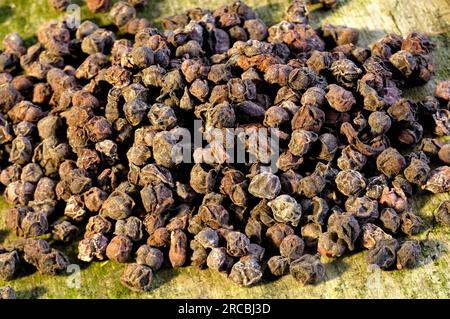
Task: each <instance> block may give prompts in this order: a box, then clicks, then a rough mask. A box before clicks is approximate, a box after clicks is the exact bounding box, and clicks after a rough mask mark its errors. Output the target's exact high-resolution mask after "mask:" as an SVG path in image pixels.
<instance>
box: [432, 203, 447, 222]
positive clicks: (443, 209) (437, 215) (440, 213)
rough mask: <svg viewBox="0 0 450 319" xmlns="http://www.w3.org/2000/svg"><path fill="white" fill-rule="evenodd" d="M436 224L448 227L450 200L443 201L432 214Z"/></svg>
mask: <svg viewBox="0 0 450 319" xmlns="http://www.w3.org/2000/svg"><path fill="white" fill-rule="evenodd" d="M434 219H436V221H437V222H439V223H441V224H444V225H447V226H450V200H446V201H443V202H442V203H441V204H440V205H439V207H438V208H437V209H436V211H435V212H434Z"/></svg>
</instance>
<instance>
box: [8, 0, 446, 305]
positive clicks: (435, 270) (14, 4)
mask: <svg viewBox="0 0 450 319" xmlns="http://www.w3.org/2000/svg"><path fill="white" fill-rule="evenodd" d="M29 2H30V3H28V1H24V0H20V1H17V0H16V1H12V0H0V37H3V36H4V34H6V33H7V32H10V31H19V32H20V33H21V34H22V35H23V36H24V38H26V39H27V41H28V42H30V43H31V42H32V41H33V32H34V30H36V27H37V26H39V25H40V24H41V23H42V22H43V21H45V20H47V19H50V18H53V17H56V16H58V14H59V13H57V12H55V11H53V10H51V9H49V8H48V7H47V4H46V0H38V1H29ZM246 2H247V3H248V4H250V5H252V6H253V7H255V8H256V9H257V12H258V14H259V15H260V17H261V18H263V19H264V20H265V21H266V22H267V23H271V22H274V21H278V20H279V19H280V18H281V17H282V15H283V12H284V10H285V8H286V7H287V4H288V2H289V1H287V0H248V1H246ZM78 3H80V1H78ZM149 3H150V5H149V8H147V9H146V10H145V12H142V13H141V16H146V17H149V18H150V19H153V20H154V21H155V23H158V20H159V16H163V15H170V14H174V13H175V12H178V11H181V10H183V9H187V8H191V7H195V6H207V7H210V8H214V7H215V6H217V5H219V4H223V3H226V1H221V0H209V1H203V0H179V1H177V0H166V1H158V0H150V1H149ZM85 17H92V15H90V14H88V13H87V12H86V10H85V8H83V9H82V18H85ZM95 18H96V19H97V21H98V22H99V23H103V22H105V21H107V20H106V18H105V17H104V16H96V17H95ZM311 21H312V24H313V25H314V26H319V25H320V24H324V23H331V24H336V25H338V24H342V25H348V26H352V27H356V28H359V29H361V30H362V32H361V36H360V44H362V45H369V44H370V43H371V42H373V41H374V40H376V39H377V38H379V37H380V36H382V35H383V34H385V33H391V32H394V33H400V34H403V35H406V34H407V33H408V32H411V31H420V32H426V33H428V34H429V35H430V36H431V38H432V40H433V41H434V42H435V43H436V45H437V47H436V50H435V51H434V57H435V61H436V63H435V68H436V75H435V77H434V80H433V81H431V82H430V83H429V84H427V85H425V86H423V87H419V88H414V89H410V90H408V91H407V92H406V95H405V96H406V97H408V98H411V99H412V100H419V99H420V98H422V97H423V96H424V95H426V94H429V93H431V92H432V91H433V90H434V83H435V82H434V81H435V80H436V79H437V80H443V79H448V78H450V70H449V69H450V46H449V44H450V43H449V42H450V41H449V38H450V3H449V1H448V0H428V1H423V0H397V1H391V0H386V1H379V0H375V1H369V0H348V1H341V4H340V5H339V7H337V8H336V9H335V10H332V11H327V12H312V13H311ZM448 198H450V194H440V195H436V196H430V195H426V194H420V195H417V196H416V197H415V198H414V199H413V201H414V203H413V207H414V209H415V210H416V211H417V212H418V213H419V214H420V215H421V216H422V217H423V218H424V219H425V221H426V222H427V226H428V229H427V230H426V231H425V232H423V233H422V234H420V235H419V236H417V238H418V239H420V240H421V241H422V247H423V255H422V257H421V262H420V267H418V268H416V269H414V270H405V271H388V272H382V271H379V270H376V269H370V267H368V266H367V264H366V262H365V260H364V254H365V253H364V252H359V253H355V254H352V255H350V256H346V257H344V258H342V259H339V260H324V262H325V263H326V280H325V281H324V282H323V283H321V284H319V285H317V286H307V287H302V286H300V285H299V284H298V283H297V282H296V281H295V280H293V278H292V277H290V276H285V277H283V278H281V279H279V280H276V281H271V282H263V283H261V284H259V285H256V286H254V287H252V288H240V287H237V286H236V285H234V284H233V283H232V282H230V281H229V280H227V279H226V278H224V277H222V276H221V275H219V274H217V273H214V272H212V271H209V270H203V271H201V270H197V269H194V268H192V267H186V268H183V269H179V270H176V271H173V270H163V271H159V272H157V273H156V276H155V281H154V284H153V288H152V290H151V291H150V292H148V293H144V294H135V293H130V292H129V291H128V290H127V289H125V288H123V287H122V286H121V285H120V284H119V282H118V278H119V276H120V274H121V271H122V269H123V265H119V264H116V263H113V262H109V261H108V262H103V263H93V264H91V265H89V266H88V267H87V268H85V269H83V270H82V272H81V278H80V279H81V281H80V287H79V288H78V289H77V288H70V285H69V286H68V281H69V282H72V280H71V279H72V278H73V277H70V276H69V275H61V276H58V277H50V276H42V275H39V274H30V275H27V276H23V277H21V278H19V279H17V280H15V281H12V282H10V283H8V284H10V285H11V286H12V287H14V288H15V289H16V290H17V293H18V296H19V297H23V298H136V297H138V298H190V297H192V298H386V297H388V298H449V297H450V274H449V263H450V253H449V247H450V246H449V245H450V240H449V235H450V229H449V228H448V227H447V228H446V227H442V226H435V225H434V223H433V219H432V214H433V211H434V210H435V209H436V208H437V206H438V205H439V203H440V202H441V201H443V200H445V199H448ZM1 205H2V207H6V205H5V204H4V203H2V204H1ZM2 219H3V216H2V215H1V214H0V243H1V242H3V241H9V240H12V236H10V235H9V234H8V233H7V232H6V231H4V230H1V229H2V228H4V227H3V226H2V223H3V221H2ZM69 251H72V252H73V251H74V249H73V247H72V249H69ZM70 257H71V261H72V262H74V263H76V262H77V261H76V259H75V258H74V255H73V253H72V254H70ZM3 284H5V283H2V282H1V281H0V286H2V285H3Z"/></svg>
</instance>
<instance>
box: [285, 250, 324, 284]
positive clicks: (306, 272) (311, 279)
mask: <svg viewBox="0 0 450 319" xmlns="http://www.w3.org/2000/svg"><path fill="white" fill-rule="evenodd" d="M289 271H290V273H291V275H292V277H294V279H295V280H297V281H298V282H300V283H301V284H302V285H314V284H317V283H319V282H320V281H322V280H323V278H324V277H325V267H324V266H323V264H322V263H321V262H320V259H319V258H318V257H317V256H313V255H308V254H306V255H304V256H302V257H300V258H299V259H296V260H294V261H293V262H291V264H290V265H289Z"/></svg>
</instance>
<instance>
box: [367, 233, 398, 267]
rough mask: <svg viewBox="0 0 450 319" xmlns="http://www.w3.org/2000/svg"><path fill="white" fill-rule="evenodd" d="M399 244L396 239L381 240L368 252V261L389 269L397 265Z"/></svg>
mask: <svg viewBox="0 0 450 319" xmlns="http://www.w3.org/2000/svg"><path fill="white" fill-rule="evenodd" d="M398 249H399V244H398V241H397V240H396V239H387V240H380V241H379V242H378V243H377V244H376V245H375V246H374V247H373V248H372V249H370V250H369V251H368V253H367V255H366V256H367V262H368V263H369V264H374V265H377V266H378V267H380V268H381V269H389V268H391V267H392V266H393V265H395V262H396V258H397V251H398Z"/></svg>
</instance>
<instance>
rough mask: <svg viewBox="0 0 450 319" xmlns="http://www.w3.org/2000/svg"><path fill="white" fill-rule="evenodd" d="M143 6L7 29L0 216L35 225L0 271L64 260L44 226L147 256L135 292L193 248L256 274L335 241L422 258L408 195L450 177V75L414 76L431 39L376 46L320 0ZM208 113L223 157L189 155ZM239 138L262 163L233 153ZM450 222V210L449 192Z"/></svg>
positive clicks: (244, 278)
mask: <svg viewBox="0 0 450 319" xmlns="http://www.w3.org/2000/svg"><path fill="white" fill-rule="evenodd" d="M51 2H52V3H53V4H54V5H55V6H56V7H58V8H65V7H67V5H68V3H69V2H70V1H51ZM315 2H317V1H315ZM320 2H322V3H324V4H325V5H326V6H332V5H333V4H334V3H335V1H327V0H324V1H320ZM87 3H88V7H89V9H91V10H92V11H95V12H96V11H103V10H107V9H109V7H110V5H111V3H110V1H90V0H89V1H87ZM145 4H146V1H137V0H136V1H127V2H125V1H119V2H116V3H115V4H114V5H112V7H111V9H110V17H111V20H112V22H113V26H111V27H110V28H102V27H99V26H97V25H96V24H95V23H93V22H92V21H84V22H83V23H82V24H81V25H80V26H79V27H78V28H77V29H70V28H69V27H68V25H67V24H66V23H65V22H61V21H53V22H49V23H47V24H45V25H44V26H42V27H41V28H40V29H39V30H38V32H37V36H38V43H36V44H34V45H32V46H31V47H29V48H25V47H24V45H23V42H22V39H21V38H20V36H19V35H17V34H10V35H8V36H6V38H5V39H4V41H3V47H4V51H3V52H1V54H0V72H3V73H1V74H0V96H1V99H0V110H1V115H0V144H1V149H0V155H1V159H2V165H3V166H2V171H1V175H0V182H1V183H2V184H3V185H4V186H5V190H4V197H5V199H6V201H7V202H8V203H10V204H12V205H13V206H14V208H11V209H9V210H8V211H6V212H4V216H2V217H3V218H4V219H5V222H6V225H7V227H8V229H10V230H11V231H12V232H14V233H15V234H16V235H18V236H22V237H24V238H25V240H23V241H18V242H16V243H14V244H12V245H9V246H7V247H0V279H2V280H11V279H13V278H15V277H16V276H17V275H18V274H19V272H20V269H21V267H22V265H24V264H26V265H32V266H33V267H34V268H35V269H37V270H38V271H39V272H41V273H44V274H57V273H60V272H61V271H63V270H64V269H65V268H66V267H67V265H68V264H69V260H68V258H67V257H66V256H65V255H64V253H62V252H61V251H59V250H56V249H54V248H51V246H50V245H49V243H48V241H47V240H44V238H45V239H49V238H50V240H51V241H52V242H61V243H71V242H73V241H77V242H78V259H79V260H81V261H83V262H92V261H94V260H106V259H110V260H112V261H114V262H118V263H127V262H130V263H129V264H128V265H127V266H126V268H125V270H124V273H123V275H122V276H121V281H122V283H123V284H124V285H126V286H127V287H129V288H130V289H132V290H135V291H144V290H148V289H150V288H151V287H152V278H153V272H155V271H157V270H158V269H160V268H162V267H169V266H171V267H181V266H185V265H189V264H191V265H194V266H197V267H200V268H205V267H208V268H210V269H213V270H216V271H217V272H220V273H222V274H223V275H224V276H227V277H228V278H229V279H231V280H232V281H234V282H236V283H237V284H240V285H244V286H249V285H252V284H255V283H257V282H258V281H260V280H261V279H262V278H263V273H264V271H265V269H267V270H268V272H270V273H271V274H273V275H274V276H282V275H285V274H287V273H290V274H291V275H292V276H293V277H294V278H295V279H297V280H298V281H299V282H301V283H302V284H314V283H317V282H320V281H321V280H322V279H323V278H324V276H325V268H324V265H323V264H322V263H321V261H320V256H321V255H326V256H329V257H340V256H342V255H344V254H345V252H346V251H354V250H360V249H361V248H366V249H368V253H367V260H368V262H369V263H370V264H376V265H378V266H379V267H381V268H382V269H391V268H394V267H396V268H398V269H402V268H405V267H406V268H411V267H414V266H416V265H417V264H418V262H419V257H420V243H419V242H417V241H414V240H409V239H405V237H404V236H405V235H406V236H411V235H414V234H417V233H418V232H420V231H421V230H423V227H424V223H423V221H422V219H421V218H420V217H419V216H418V215H416V214H415V212H414V211H413V210H412V208H411V207H410V206H409V203H408V198H410V197H411V196H413V194H414V193H416V192H418V191H420V190H427V191H430V192H432V193H443V192H448V191H450V166H448V165H449V164H450V144H445V143H443V142H440V139H439V137H442V136H445V135H450V110H449V101H450V81H445V82H441V83H439V84H438V85H437V87H436V93H435V96H428V97H426V98H425V99H424V100H423V101H420V102H413V101H410V100H407V99H404V98H402V95H401V94H402V91H401V89H400V88H403V87H407V86H411V85H416V84H420V83H424V82H427V81H429V80H430V78H431V76H432V74H433V66H432V62H431V57H430V51H431V50H432V49H433V44H432V43H430V41H429V39H428V37H427V36H426V35H424V34H420V33H411V34H409V35H408V36H407V37H406V38H403V37H401V36H398V35H395V34H389V35H386V36H385V37H383V38H381V39H380V40H379V41H377V42H376V43H374V44H373V46H371V48H370V49H369V48H366V47H360V46H358V45H357V41H358V30H355V29H353V28H350V27H345V26H332V25H324V26H323V27H321V28H319V29H314V28H312V27H311V26H310V25H308V10H307V8H306V6H305V5H304V2H303V1H293V3H292V4H291V5H290V6H289V8H288V9H287V14H286V20H285V21H282V22H280V23H278V24H275V25H273V26H271V27H267V26H266V25H265V23H264V22H263V21H262V20H260V19H258V18H257V16H256V14H255V11H253V10H252V9H251V8H249V7H248V6H247V5H245V4H244V3H243V2H241V1H236V2H234V3H232V4H231V5H225V6H222V7H220V8H218V9H216V10H214V11H209V10H204V9H200V8H196V9H192V10H189V11H187V12H186V13H184V14H179V15H175V16H172V17H168V18H166V19H164V20H163V28H164V31H159V30H157V29H155V28H152V27H150V23H149V22H148V21H147V20H146V19H143V18H139V17H138V16H137V11H136V8H135V6H142V5H145ZM115 31H119V32H116V33H115ZM124 33H125V34H127V35H125V37H123V38H121V39H117V38H116V37H117V34H124ZM131 35H134V40H131V39H133V36H131ZM194 120H200V121H201V123H202V124H201V127H199V128H195V127H194V126H193V124H192V123H194ZM235 128H239V129H242V130H243V132H244V134H243V135H242V134H241V135H238V137H237V138H236V136H234V135H232V134H234V133H233V132H234V131H233V129H235ZM263 128H270V129H271V132H272V134H273V135H274V136H276V137H277V138H278V140H279V152H280V153H279V156H278V158H277V160H276V165H270V161H269V160H268V156H264V155H261V154H260V152H255V147H254V146H255V145H254V143H253V142H251V141H255V140H254V139H253V140H252V139H251V138H252V137H254V135H255V134H258V132H259V131H260V130H261V129H263ZM197 129H199V130H200V131H201V132H202V133H203V136H205V139H206V141H203V142H204V144H208V147H206V145H203V146H202V145H200V146H197V147H196V149H195V150H193V156H192V157H193V158H196V159H199V158H200V159H205V158H207V159H209V161H204V162H199V161H197V162H195V161H193V162H192V164H191V162H190V161H185V160H183V154H182V153H181V150H182V148H181V147H180V140H179V137H180V135H181V134H182V133H183V132H185V131H188V132H190V133H191V134H193V133H195V132H194V131H195V130H197ZM214 129H219V131H220V132H221V133H222V134H223V136H225V138H224V139H222V140H219V139H215V138H214V136H213V135H212V134H209V133H211V132H212V131H214ZM235 138H236V140H240V141H241V142H242V144H243V145H244V149H245V151H246V158H245V160H246V161H247V162H245V160H244V161H243V162H241V163H235V162H233V161H232V160H230V156H229V153H228V152H227V151H228V150H227V147H226V144H225V142H226V141H227V140H229V139H231V140H235ZM205 142H206V143H205ZM257 144H258V145H257V146H258V147H259V148H260V149H261V148H262V149H264V148H268V147H267V145H268V144H269V141H268V140H258V143H257ZM227 145H229V144H227ZM413 147H414V148H413ZM189 148H192V149H193V148H194V145H193V144H192V145H189ZM412 149H413V151H411V150H412ZM271 152H272V148H269V153H271ZM269 155H270V154H269ZM249 158H253V159H254V160H253V161H250V160H249ZM436 220H437V221H439V222H441V223H444V224H447V225H449V224H450V201H446V202H443V203H442V204H441V206H440V207H439V208H438V209H437V210H436ZM45 234H50V235H46V236H44V237H42V235H45ZM80 237H82V238H80ZM72 262H75V261H74V260H73V261H72ZM27 267H28V266H27ZM1 294H2V296H3V295H5V296H13V295H14V294H13V293H12V292H11V291H10V290H8V289H3V290H1Z"/></svg>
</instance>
